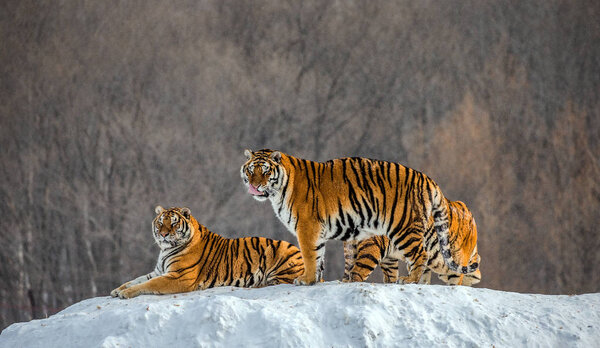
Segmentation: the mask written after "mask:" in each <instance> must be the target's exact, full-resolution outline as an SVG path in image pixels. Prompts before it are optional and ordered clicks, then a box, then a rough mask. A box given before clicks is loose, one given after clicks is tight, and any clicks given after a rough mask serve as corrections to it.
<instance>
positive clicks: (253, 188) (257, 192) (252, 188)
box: [248, 183, 269, 197]
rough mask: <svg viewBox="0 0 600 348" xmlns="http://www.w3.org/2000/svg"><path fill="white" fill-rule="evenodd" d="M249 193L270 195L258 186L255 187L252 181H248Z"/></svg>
mask: <svg viewBox="0 0 600 348" xmlns="http://www.w3.org/2000/svg"><path fill="white" fill-rule="evenodd" d="M248 193H249V194H251V195H253V196H261V197H269V194H268V193H267V192H261V191H259V190H258V189H257V188H256V187H254V185H252V184H250V183H248Z"/></svg>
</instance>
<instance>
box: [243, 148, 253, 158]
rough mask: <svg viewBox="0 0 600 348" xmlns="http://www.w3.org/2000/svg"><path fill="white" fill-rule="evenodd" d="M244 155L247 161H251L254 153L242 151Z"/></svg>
mask: <svg viewBox="0 0 600 348" xmlns="http://www.w3.org/2000/svg"><path fill="white" fill-rule="evenodd" d="M244 155H246V158H247V159H251V158H252V156H254V152H252V150H248V149H246V150H244Z"/></svg>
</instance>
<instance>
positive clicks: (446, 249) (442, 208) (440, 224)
mask: <svg viewBox="0 0 600 348" xmlns="http://www.w3.org/2000/svg"><path fill="white" fill-rule="evenodd" d="M445 202H446V199H445V198H444V196H443V194H442V193H441V192H440V191H439V189H438V190H436V192H435V194H434V198H433V207H432V213H433V229H434V231H435V233H436V234H437V237H438V241H439V243H440V252H441V253H442V256H443V257H444V262H445V263H446V265H447V266H448V268H449V269H450V270H451V271H452V272H456V273H462V274H467V273H472V272H475V271H476V270H477V269H478V268H479V257H477V258H474V259H471V260H469V261H470V262H471V263H469V264H468V265H467V266H460V265H459V264H458V263H456V261H455V259H454V258H453V254H452V250H451V246H450V229H449V225H448V206H447V204H446V203H445Z"/></svg>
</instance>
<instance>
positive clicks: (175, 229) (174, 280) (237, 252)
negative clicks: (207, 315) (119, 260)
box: [110, 206, 304, 298]
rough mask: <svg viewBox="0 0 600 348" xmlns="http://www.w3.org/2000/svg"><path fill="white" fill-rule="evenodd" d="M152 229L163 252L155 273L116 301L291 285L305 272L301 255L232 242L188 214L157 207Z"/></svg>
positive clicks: (291, 249) (263, 243)
mask: <svg viewBox="0 0 600 348" xmlns="http://www.w3.org/2000/svg"><path fill="white" fill-rule="evenodd" d="M155 211H156V214H158V216H156V218H155V219H154V222H153V223H152V230H153V235H154V240H155V241H156V243H157V244H158V245H159V247H160V254H159V255H158V262H157V263H156V268H155V269H154V271H153V272H151V273H149V274H147V275H144V276H141V277H138V278H136V279H134V280H132V281H129V282H127V283H125V284H123V285H121V286H120V287H118V288H116V289H114V290H113V291H112V292H111V293H110V294H111V296H113V297H117V296H118V297H120V298H132V297H136V296H138V295H142V294H172V293H179V292H188V291H194V290H196V289H202V290H203V289H207V288H212V287H216V286H228V285H233V286H240V287H262V286H266V285H275V284H282V283H287V284H291V283H292V282H293V281H294V279H295V278H296V277H298V276H299V275H301V274H302V273H303V272H304V262H303V261H302V256H301V254H300V250H298V248H297V247H295V246H294V245H292V244H290V243H288V242H285V241H279V240H272V239H268V238H259V237H247V238H237V239H228V238H224V237H221V236H219V235H218V234H215V233H213V232H211V231H209V230H208V229H207V228H206V227H204V226H203V225H200V224H199V223H198V221H196V219H195V218H194V217H193V216H192V215H191V212H190V210H189V209H188V208H169V209H164V208H163V207H161V206H157V207H156V209H155Z"/></svg>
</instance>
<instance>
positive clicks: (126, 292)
mask: <svg viewBox="0 0 600 348" xmlns="http://www.w3.org/2000/svg"><path fill="white" fill-rule="evenodd" d="M139 294H140V292H139V291H137V290H134V289H131V288H129V289H123V290H121V291H119V293H118V294H117V295H118V296H119V298H120V299H128V298H134V297H137V296H138V295H139Z"/></svg>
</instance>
